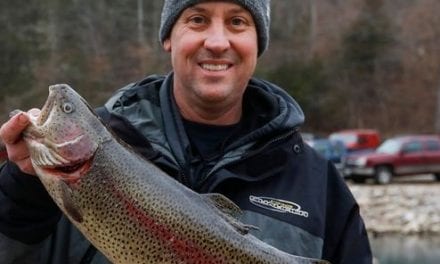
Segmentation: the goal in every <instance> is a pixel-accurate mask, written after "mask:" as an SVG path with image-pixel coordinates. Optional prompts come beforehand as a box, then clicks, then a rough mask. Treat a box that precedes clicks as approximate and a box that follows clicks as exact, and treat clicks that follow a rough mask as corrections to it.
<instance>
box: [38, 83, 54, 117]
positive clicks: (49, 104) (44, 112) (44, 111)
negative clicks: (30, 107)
mask: <svg viewBox="0 0 440 264" xmlns="http://www.w3.org/2000/svg"><path fill="white" fill-rule="evenodd" d="M51 87H52V86H50V87H49V95H48V97H47V100H46V102H45V103H44V105H43V107H42V108H41V111H40V114H39V115H38V117H37V119H36V121H35V125H36V126H43V125H44V123H45V122H46V121H47V120H48V119H49V115H50V113H51V110H52V108H53V107H54V105H55V96H56V95H55V92H54V89H53V88H51Z"/></svg>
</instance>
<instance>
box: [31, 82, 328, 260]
mask: <svg viewBox="0 0 440 264" xmlns="http://www.w3.org/2000/svg"><path fill="white" fill-rule="evenodd" d="M29 117H30V119H31V124H30V125H29V126H28V128H27V129H26V130H25V132H24V137H25V140H26V143H27V145H28V147H29V150H30V153H31V160H32V163H33V166H34V169H35V171H36V173H37V175H38V176H39V178H40V179H41V181H42V182H43V184H44V186H45V187H46V189H47V190H48V192H49V194H50V195H51V197H52V198H53V199H54V201H55V202H56V204H57V205H58V206H59V207H60V209H61V210H62V211H63V212H64V213H65V214H66V216H67V217H68V218H69V219H70V220H71V222H72V223H73V224H74V225H75V226H76V227H77V228H78V229H79V230H80V231H81V232H82V233H83V234H84V236H85V237H86V238H87V239H88V240H90V242H91V243H92V244H93V245H94V246H95V247H96V248H98V250H100V251H101V252H102V253H103V254H104V255H105V256H106V257H107V258H108V259H109V260H110V261H112V262H113V263H188V264H196V263H207V264H214V263H249V264H258V263H262V264H263V263H277V264H279V263H289V264H295V263H296V264H301V263H303V264H311V263H328V262H326V261H323V260H315V259H309V258H304V257H299V256H294V255H290V254H287V253H285V252H282V251H280V250H278V249H276V248H274V247H272V246H269V245H268V244H266V243H263V242H262V241H260V240H258V239H257V238H255V237H254V236H252V235H251V234H249V233H248V230H249V228H252V227H251V226H248V225H245V224H243V223H241V222H239V221H238V220H236V218H235V216H236V215H238V214H239V213H240V209H239V208H238V207H237V206H236V205H235V204H233V203H232V202H231V201H230V200H228V199H227V198H226V197H224V196H222V195H220V194H203V195H201V194H198V193H196V192H194V191H192V190H191V189H189V188H187V187H185V186H183V185H182V184H180V183H179V182H177V181H176V180H174V179H173V178H171V177H169V176H168V175H166V174H165V173H164V172H162V171H161V170H160V169H158V168H157V167H156V166H155V165H154V164H152V163H151V162H149V161H147V160H145V159H144V158H142V157H141V156H140V155H138V154H137V153H136V152H135V151H133V150H132V149H131V148H130V147H129V146H127V145H126V144H124V143H122V142H121V141H120V140H119V139H117V137H115V136H114V135H113V134H112V133H111V132H110V131H109V130H108V129H107V128H106V127H105V125H104V124H103V123H102V122H101V121H100V119H99V118H98V117H97V116H96V114H95V113H94V112H93V110H92V109H91V108H90V107H89V106H88V104H87V102H86V101H85V100H84V99H83V98H82V97H81V96H80V95H79V94H78V93H76V92H75V91H74V90H73V89H72V88H70V87H69V86H68V85H65V84H58V85H53V86H50V87H49V96H48V99H47V101H46V103H45V105H44V106H43V108H42V110H41V113H40V115H39V116H37V117H34V116H29Z"/></svg>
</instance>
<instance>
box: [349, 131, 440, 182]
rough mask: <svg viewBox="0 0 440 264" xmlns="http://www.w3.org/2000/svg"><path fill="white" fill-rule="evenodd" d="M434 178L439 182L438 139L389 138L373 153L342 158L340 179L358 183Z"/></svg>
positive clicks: (439, 146)
mask: <svg viewBox="0 0 440 264" xmlns="http://www.w3.org/2000/svg"><path fill="white" fill-rule="evenodd" d="M416 174H434V176H435V179H436V180H438V181H440V137H439V136H437V135H413V136H400V137H394V138H390V139H388V140H386V141H384V142H383V143H382V144H381V145H380V146H379V147H378V148H377V149H376V151H374V152H371V153H364V154H359V155H350V156H348V157H347V158H346V161H345V167H344V176H345V177H346V178H350V179H352V180H353V181H354V182H358V183H362V182H365V180H366V179H368V178H373V179H374V180H375V181H376V183H379V184H387V183H389V182H391V180H392V178H393V177H396V176H401V175H416Z"/></svg>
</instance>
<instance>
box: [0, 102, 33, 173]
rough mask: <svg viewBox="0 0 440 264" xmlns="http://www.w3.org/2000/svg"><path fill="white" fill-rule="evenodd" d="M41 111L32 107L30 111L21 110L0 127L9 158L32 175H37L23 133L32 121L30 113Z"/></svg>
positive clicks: (0, 134)
mask: <svg viewBox="0 0 440 264" xmlns="http://www.w3.org/2000/svg"><path fill="white" fill-rule="evenodd" d="M39 112H40V110H38V109H31V110H29V111H28V113H25V112H19V113H17V114H15V115H14V116H12V117H11V119H9V120H8V121H7V122H6V123H4V124H3V125H2V126H1V128H0V138H1V140H2V141H3V143H4V144H5V147H6V151H7V152H8V159H9V160H10V161H12V162H14V163H15V164H17V166H18V167H19V168H20V170H21V171H23V172H24V173H27V174H32V175H35V171H34V168H33V167H32V163H31V160H30V157H29V151H28V149H27V146H26V144H25V142H24V140H23V137H22V134H21V133H22V132H23V130H24V129H25V128H26V127H27V125H28V124H29V122H30V121H29V117H28V114H30V115H38V114H39Z"/></svg>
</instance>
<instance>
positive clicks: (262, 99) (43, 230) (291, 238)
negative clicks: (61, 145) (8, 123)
mask: <svg viewBox="0 0 440 264" xmlns="http://www.w3.org/2000/svg"><path fill="white" fill-rule="evenodd" d="M172 78H173V74H170V75H168V76H166V77H162V76H150V77H147V78H146V79H144V80H142V81H140V82H138V83H135V84H131V85H128V86H126V87H124V88H122V89H121V90H119V91H118V92H117V93H116V94H115V95H114V96H113V97H112V98H111V99H110V100H109V101H108V102H107V103H106V105H105V107H101V108H99V109H98V110H97V111H98V113H99V115H100V116H101V118H102V119H103V121H104V122H105V123H106V124H108V125H109V126H110V127H111V128H112V129H113V131H114V132H115V133H116V134H117V135H119V136H120V137H121V138H122V139H123V140H124V141H126V142H127V143H129V144H130V145H132V146H134V148H135V149H136V150H138V151H139V152H140V153H141V154H142V155H144V156H145V157H147V158H148V159H150V160H151V161H153V162H154V163H155V164H157V165H158V166H159V167H160V168H162V169H163V170H164V171H165V172H167V173H168V174H169V175H171V176H172V177H175V178H176V179H178V180H179V181H180V182H182V183H183V184H185V185H187V186H189V187H190V188H192V189H194V190H195V191H197V192H200V193H207V192H218V193H222V194H224V195H226V196H227V197H228V198H230V199H231V200H232V201H234V202H235V203H236V204H237V205H239V206H240V208H241V209H242V210H243V216H242V221H243V222H245V223H246V224H250V225H254V226H257V227H258V230H255V231H252V233H253V234H254V235H255V236H257V237H258V238H260V239H262V240H264V241H265V242H267V243H269V244H272V245H273V246H275V247H278V248H279V249H282V250H284V251H286V252H289V253H292V254H295V255H301V256H305V257H313V258H322V259H326V260H329V261H331V262H332V263H371V262H372V256H371V251H370V247H369V242H368V237H367V234H366V231H365V227H364V224H363V221H362V219H361V217H360V215H359V208H358V205H357V204H356V202H355V200H354V198H353V197H352V195H351V193H350V191H349V189H348V188H347V186H346V185H345V183H344V181H343V180H342V178H341V177H340V175H339V174H338V172H337V171H336V169H335V168H334V166H333V165H332V163H330V162H329V161H326V160H324V159H323V158H322V157H321V156H319V155H317V154H316V153H315V152H314V151H313V150H312V149H311V148H310V147H309V146H307V145H306V144H304V142H303V140H302V139H301V137H300V134H299V132H298V130H299V127H300V125H301V124H302V122H303V114H302V111H301V109H300V108H299V106H298V105H297V103H296V102H295V101H294V100H293V99H292V98H291V97H290V96H289V95H287V94H286V93H285V92H284V91H283V90H281V89H280V88H278V87H276V86H275V85H273V84H270V83H268V82H265V81H261V80H257V79H252V80H251V81H250V83H249V85H248V88H247V90H246V93H245V96H244V109H243V111H244V115H243V118H242V120H241V122H240V126H239V127H238V128H237V129H235V130H234V131H233V132H231V133H232V134H231V136H230V137H228V138H227V139H225V140H224V142H223V144H222V145H221V147H220V150H219V151H218V153H217V155H215V156H214V157H213V158H206V157H203V156H201V155H199V154H198V153H197V151H196V150H195V149H194V144H192V140H191V139H190V138H191V135H190V136H188V135H187V133H186V132H185V131H186V130H185V121H183V120H182V118H181V117H180V115H179V114H178V111H177V106H176V104H175V102H174V98H173V96H172V89H171V87H172V85H171V83H172ZM0 204H1V206H0V258H1V259H3V260H6V262H4V263H26V261H28V263H107V260H106V259H105V257H103V256H102V255H101V254H100V253H99V252H98V253H97V254H96V250H95V249H94V248H93V247H92V246H90V243H89V242H88V241H87V240H85V239H84V237H83V236H82V235H81V234H80V233H79V232H78V231H77V230H76V228H74V227H73V226H72V225H71V224H70V223H69V221H68V220H66V219H65V218H64V217H62V216H61V213H60V211H59V210H58V209H57V208H56V206H55V205H54V203H53V202H52V201H51V199H50V198H49V197H48V195H47V193H46V192H45V190H44V189H43V188H42V186H41V184H40V182H39V181H38V180H37V179H36V178H35V177H29V176H27V175H23V174H22V173H21V172H20V171H19V170H18V168H17V167H15V166H14V164H12V163H6V164H5V165H4V166H3V168H2V170H1V175H0ZM60 218H61V219H60ZM14 261H15V262H14Z"/></svg>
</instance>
